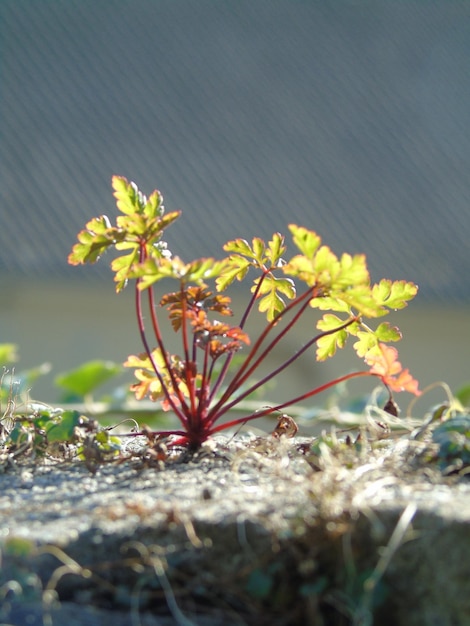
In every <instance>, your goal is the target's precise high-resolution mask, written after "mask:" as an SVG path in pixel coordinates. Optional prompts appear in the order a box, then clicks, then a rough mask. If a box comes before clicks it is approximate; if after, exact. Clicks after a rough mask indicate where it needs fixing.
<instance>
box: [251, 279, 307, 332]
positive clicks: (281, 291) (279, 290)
mask: <svg viewBox="0 0 470 626" xmlns="http://www.w3.org/2000/svg"><path fill="white" fill-rule="evenodd" d="M260 281H261V285H260V287H259V292H258V293H259V296H262V297H261V299H260V302H259V305H258V310H259V311H260V312H261V313H266V317H267V319H268V321H269V322H272V320H273V319H274V318H275V317H276V315H278V314H279V313H281V312H282V311H283V310H284V309H285V308H286V303H285V301H284V299H283V298H282V296H286V297H287V298H289V299H291V300H292V299H293V298H295V294H296V292H295V284H294V281H292V280H290V279H289V278H277V277H276V276H273V275H272V274H264V276H263V277H262V278H258V279H256V280H255V284H254V286H253V287H252V289H251V291H253V292H254V291H256V289H257V285H258V284H259V283H260Z"/></svg>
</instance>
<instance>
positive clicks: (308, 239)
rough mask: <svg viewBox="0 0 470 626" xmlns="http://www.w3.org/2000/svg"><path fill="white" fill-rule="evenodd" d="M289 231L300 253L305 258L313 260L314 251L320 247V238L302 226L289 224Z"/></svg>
mask: <svg viewBox="0 0 470 626" xmlns="http://www.w3.org/2000/svg"><path fill="white" fill-rule="evenodd" d="M289 230H290V232H291V233H292V239H293V241H294V244H295V245H296V246H297V248H298V249H299V250H300V252H301V253H302V254H303V255H305V256H306V257H307V259H313V257H314V255H315V253H316V251H317V250H318V248H319V247H320V244H321V237H320V236H319V235H317V233H315V232H314V231H313V230H308V229H307V228H304V227H303V226H296V225H295V224H289Z"/></svg>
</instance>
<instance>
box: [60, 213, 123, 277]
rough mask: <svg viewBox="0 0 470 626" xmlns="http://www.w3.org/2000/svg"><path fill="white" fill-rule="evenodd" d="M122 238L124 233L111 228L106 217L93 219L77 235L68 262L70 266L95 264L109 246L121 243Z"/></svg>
mask: <svg viewBox="0 0 470 626" xmlns="http://www.w3.org/2000/svg"><path fill="white" fill-rule="evenodd" d="M124 236H125V233H123V232H122V231H120V230H119V229H118V228H113V227H112V226H111V224H110V222H109V219H108V218H107V217H106V215H101V216H100V217H94V218H93V219H92V220H90V221H89V222H88V223H87V224H86V225H85V228H84V230H82V231H80V232H79V233H78V236H77V239H78V243H76V244H75V245H74V246H73V248H72V252H71V253H70V254H69V257H68V262H69V264H70V265H83V264H84V263H95V262H96V261H97V260H98V259H99V258H100V256H101V255H102V254H103V253H104V252H105V251H106V250H107V249H108V248H109V247H110V246H112V245H114V244H115V243H116V242H117V241H121V240H122V239H123V238H124Z"/></svg>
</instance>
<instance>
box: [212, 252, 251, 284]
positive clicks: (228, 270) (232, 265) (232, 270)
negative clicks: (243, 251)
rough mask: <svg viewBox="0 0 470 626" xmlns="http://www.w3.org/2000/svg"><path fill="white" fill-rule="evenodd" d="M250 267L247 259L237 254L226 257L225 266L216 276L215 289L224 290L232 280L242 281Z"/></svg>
mask: <svg viewBox="0 0 470 626" xmlns="http://www.w3.org/2000/svg"><path fill="white" fill-rule="evenodd" d="M250 267H251V262H250V261H249V260H248V259H245V258H243V257H242V256H239V255H232V256H229V257H228V258H227V259H226V263H225V267H224V269H223V270H222V272H221V274H220V275H219V276H218V277H217V278H216V281H215V282H216V286H217V291H225V289H227V287H228V286H229V285H231V284H232V283H233V281H234V280H238V281H242V280H243V279H244V278H245V276H246V275H247V273H248V270H249V269H250Z"/></svg>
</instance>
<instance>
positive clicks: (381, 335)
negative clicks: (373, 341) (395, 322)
mask: <svg viewBox="0 0 470 626" xmlns="http://www.w3.org/2000/svg"><path fill="white" fill-rule="evenodd" d="M374 335H375V336H376V337H377V339H378V340H379V341H383V342H385V343H387V342H388V341H399V340H400V339H401V338H402V334H401V332H400V330H399V328H397V327H396V326H390V324H389V323H388V322H382V323H381V324H379V325H378V326H377V328H376V329H375V331H374Z"/></svg>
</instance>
